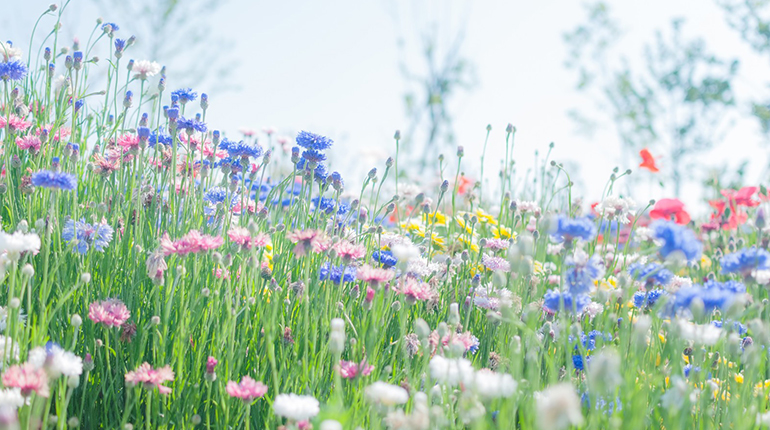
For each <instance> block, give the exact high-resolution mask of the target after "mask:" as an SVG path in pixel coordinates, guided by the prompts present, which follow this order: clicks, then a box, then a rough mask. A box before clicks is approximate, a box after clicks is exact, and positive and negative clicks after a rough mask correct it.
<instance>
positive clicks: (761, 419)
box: [757, 412, 770, 427]
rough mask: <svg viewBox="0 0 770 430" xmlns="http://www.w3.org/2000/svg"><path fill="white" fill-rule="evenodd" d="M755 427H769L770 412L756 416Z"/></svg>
mask: <svg viewBox="0 0 770 430" xmlns="http://www.w3.org/2000/svg"><path fill="white" fill-rule="evenodd" d="M757 425H758V426H765V427H770V412H765V413H764V414H757Z"/></svg>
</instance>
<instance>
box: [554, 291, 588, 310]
mask: <svg viewBox="0 0 770 430" xmlns="http://www.w3.org/2000/svg"><path fill="white" fill-rule="evenodd" d="M562 300H563V301H564V304H563V306H564V308H563V309H564V310H566V311H567V312H572V313H575V314H579V313H581V312H583V311H584V310H585V308H586V307H587V306H588V305H589V304H590V303H591V298H590V297H588V295H586V294H578V295H575V296H573V295H572V294H570V293H569V291H565V292H564V293H560V292H559V291H558V290H548V291H547V292H546V293H545V296H544V297H543V308H545V310H547V311H549V312H551V313H555V312H556V311H558V310H559V309H561V308H562V303H561V302H562Z"/></svg>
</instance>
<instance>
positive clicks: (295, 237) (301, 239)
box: [286, 230, 330, 257]
mask: <svg viewBox="0 0 770 430" xmlns="http://www.w3.org/2000/svg"><path fill="white" fill-rule="evenodd" d="M286 238H287V239H289V240H290V241H291V243H295V244H297V246H295V247H294V255H296V256H297V257H302V256H303V255H305V253H306V252H307V251H309V250H312V251H313V252H323V251H326V250H327V249H329V246H330V241H329V239H328V238H327V237H326V236H325V235H324V234H323V232H321V231H319V230H296V231H294V232H292V233H289V234H287V235H286Z"/></svg>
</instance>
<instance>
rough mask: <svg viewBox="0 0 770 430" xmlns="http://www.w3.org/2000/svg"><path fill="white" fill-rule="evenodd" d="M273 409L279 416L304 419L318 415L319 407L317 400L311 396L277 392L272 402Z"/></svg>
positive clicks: (296, 419) (294, 419)
mask: <svg viewBox="0 0 770 430" xmlns="http://www.w3.org/2000/svg"><path fill="white" fill-rule="evenodd" d="M273 411H274V412H275V414H276V415H278V416H279V417H284V418H288V419H290V420H292V421H304V420H309V419H310V418H313V417H314V416H316V415H318V412H320V411H321V409H320V408H319V403H318V400H316V398H315V397H313V396H300V395H297V394H279V395H278V396H277V397H276V398H275V401H274V402H273Z"/></svg>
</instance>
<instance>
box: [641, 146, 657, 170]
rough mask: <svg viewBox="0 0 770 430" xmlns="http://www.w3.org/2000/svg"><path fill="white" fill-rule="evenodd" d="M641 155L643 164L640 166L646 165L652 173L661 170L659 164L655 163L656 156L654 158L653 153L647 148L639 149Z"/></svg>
mask: <svg viewBox="0 0 770 430" xmlns="http://www.w3.org/2000/svg"><path fill="white" fill-rule="evenodd" d="M639 155H640V156H641V157H642V164H640V165H639V167H644V168H645V169H647V170H649V171H650V172H652V173H656V172H659V171H660V169H658V166H656V165H655V158H653V156H652V154H651V153H650V151H648V150H647V148H644V149H642V150H641V151H639Z"/></svg>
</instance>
